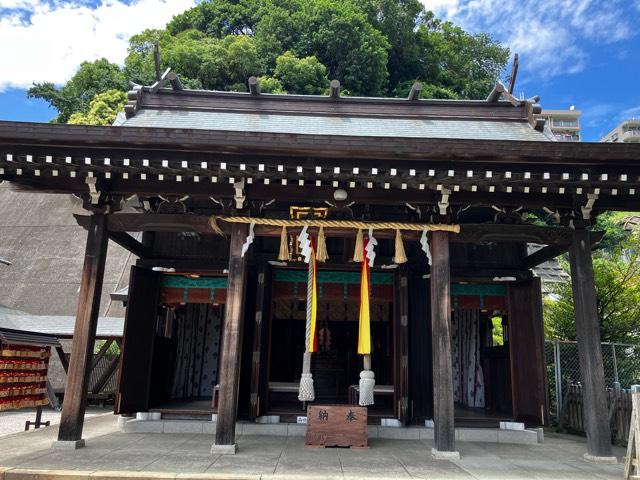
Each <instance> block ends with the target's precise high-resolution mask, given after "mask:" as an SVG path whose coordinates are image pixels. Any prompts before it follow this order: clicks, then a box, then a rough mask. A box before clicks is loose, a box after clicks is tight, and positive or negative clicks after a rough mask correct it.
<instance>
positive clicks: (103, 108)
mask: <svg viewBox="0 0 640 480" xmlns="http://www.w3.org/2000/svg"><path fill="white" fill-rule="evenodd" d="M125 103H127V94H126V93H125V92H122V91H120V90H107V91H106V92H102V93H98V94H97V95H96V96H95V97H93V100H91V102H90V103H89V110H88V111H87V112H86V113H80V112H76V113H74V114H72V115H71V116H70V117H69V122H68V123H72V124H75V125H111V124H113V121H114V120H115V119H116V115H117V114H118V112H121V111H122V110H123V109H124V104H125Z"/></svg>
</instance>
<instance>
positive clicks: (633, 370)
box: [544, 340, 640, 417]
mask: <svg viewBox="0 0 640 480" xmlns="http://www.w3.org/2000/svg"><path fill="white" fill-rule="evenodd" d="M544 347H545V357H546V368H547V380H548V384H549V403H550V405H549V406H550V409H551V414H552V415H553V416H556V417H557V415H558V414H559V408H558V405H560V406H561V405H562V401H563V397H564V394H565V393H566V390H567V388H568V385H571V384H575V383H580V382H581V378H580V362H579V360H578V345H577V344H576V342H561V341H558V340H547V341H545V345H544ZM602 360H603V364H604V376H605V382H606V386H607V387H609V388H616V387H618V388H622V389H627V388H629V387H630V386H631V385H635V384H640V345H629V344H624V343H603V344H602Z"/></svg>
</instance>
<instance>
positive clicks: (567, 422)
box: [558, 383, 632, 445]
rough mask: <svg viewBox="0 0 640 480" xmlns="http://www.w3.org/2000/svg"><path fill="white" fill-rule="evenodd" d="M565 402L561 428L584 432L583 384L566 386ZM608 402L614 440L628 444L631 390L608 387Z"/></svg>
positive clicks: (559, 426)
mask: <svg viewBox="0 0 640 480" xmlns="http://www.w3.org/2000/svg"><path fill="white" fill-rule="evenodd" d="M565 391H566V397H565V401H564V402H563V403H564V405H563V408H564V410H565V411H563V412H561V415H560V418H561V419H562V420H561V424H560V425H558V428H559V429H560V430H562V429H566V430H569V431H571V432H575V433H581V434H584V433H585V431H584V402H583V396H582V385H580V384H579V383H574V384H571V385H568V386H567V388H566V390H565ZM607 404H608V406H609V419H610V424H611V436H612V441H613V442H614V443H617V444H619V445H626V444H627V440H628V438H629V424H630V421H631V411H632V405H631V391H630V390H626V389H607Z"/></svg>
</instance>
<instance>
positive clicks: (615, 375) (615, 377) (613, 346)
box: [611, 343, 620, 383]
mask: <svg viewBox="0 0 640 480" xmlns="http://www.w3.org/2000/svg"><path fill="white" fill-rule="evenodd" d="M611 355H612V357H613V381H614V382H616V383H620V379H619V378H618V358H617V357H616V344H615V343H612V344H611Z"/></svg>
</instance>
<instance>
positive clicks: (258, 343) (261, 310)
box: [249, 262, 271, 419]
mask: <svg viewBox="0 0 640 480" xmlns="http://www.w3.org/2000/svg"><path fill="white" fill-rule="evenodd" d="M270 277H271V271H270V269H269V264H268V263H267V262H263V263H261V264H260V267H259V270H258V282H257V283H258V285H257V291H256V315H255V317H254V318H255V323H254V327H253V355H252V362H251V398H250V402H249V405H250V409H249V415H250V418H251V419H256V418H257V417H259V416H260V415H261V414H262V406H263V405H264V400H265V398H264V397H265V392H266V390H267V383H268V378H267V377H268V375H267V368H266V366H265V363H266V358H265V357H266V355H265V352H266V350H267V349H266V348H265V344H266V331H267V327H266V326H265V322H268V321H269V318H268V317H269V314H270V304H271V289H270V287H271V278H270Z"/></svg>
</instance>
